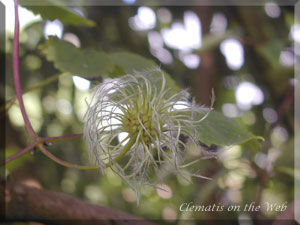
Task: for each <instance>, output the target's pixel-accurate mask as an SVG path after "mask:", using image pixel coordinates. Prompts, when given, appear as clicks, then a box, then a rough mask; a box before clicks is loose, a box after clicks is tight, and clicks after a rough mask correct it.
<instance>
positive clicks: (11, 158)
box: [0, 142, 37, 166]
mask: <svg viewBox="0 0 300 225" xmlns="http://www.w3.org/2000/svg"><path fill="white" fill-rule="evenodd" d="M36 145H37V142H33V143H31V144H30V145H28V146H27V147H26V148H24V149H23V150H21V151H19V152H17V153H16V154H14V155H12V156H10V157H8V158H7V159H5V160H4V161H3V162H1V163H0V166H3V165H4V164H6V163H8V162H10V161H12V160H14V159H16V158H19V157H20V156H22V155H24V154H25V153H27V152H29V151H30V150H31V149H33V148H34V147H35V146H36Z"/></svg>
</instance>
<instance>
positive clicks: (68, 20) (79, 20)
mask: <svg viewBox="0 0 300 225" xmlns="http://www.w3.org/2000/svg"><path fill="white" fill-rule="evenodd" d="M20 4H21V5H22V6H23V7H25V8H27V9H29V10H30V11H32V12H33V13H34V14H40V15H41V17H42V18H43V19H44V20H51V21H53V20H55V19H58V20H60V21H61V22H62V23H63V24H70V25H76V26H88V27H92V26H95V25H96V24H95V22H94V21H92V20H89V19H86V18H84V17H83V16H81V15H79V14H78V13H76V12H74V11H72V10H71V9H69V8H68V7H66V5H67V4H65V5H64V4H63V3H62V2H61V1H57V0H55V1H53V0H43V4H42V5H38V4H36V1H35V0H20Z"/></svg>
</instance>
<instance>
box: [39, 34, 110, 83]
mask: <svg viewBox="0 0 300 225" xmlns="http://www.w3.org/2000/svg"><path fill="white" fill-rule="evenodd" d="M40 48H41V50H42V52H43V54H44V55H45V56H46V58H47V59H48V60H49V61H52V62H54V65H55V67H56V68H57V69H59V70H61V71H62V72H70V73H72V74H74V75H79V76H84V77H88V76H95V75H101V76H106V74H107V73H109V72H112V71H113V69H114V64H113V62H112V61H111V60H110V58H109V57H108V55H107V54H106V53H104V52H99V51H88V50H81V49H79V48H76V47H75V46H74V45H72V44H71V43H69V42H67V41H63V40H60V39H58V38H56V37H50V38H49V40H47V41H46V42H45V43H44V44H43V45H41V46H40Z"/></svg>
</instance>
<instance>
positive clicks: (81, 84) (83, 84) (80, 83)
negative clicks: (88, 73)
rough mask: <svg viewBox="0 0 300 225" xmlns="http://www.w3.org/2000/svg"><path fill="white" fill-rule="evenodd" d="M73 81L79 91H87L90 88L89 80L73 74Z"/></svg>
mask: <svg viewBox="0 0 300 225" xmlns="http://www.w3.org/2000/svg"><path fill="white" fill-rule="evenodd" d="M72 79H73V83H74V85H75V87H76V88H77V89H78V90H80V91H88V90H89V89H90V85H91V82H90V81H89V80H87V79H84V78H82V77H78V76H73V77H72Z"/></svg>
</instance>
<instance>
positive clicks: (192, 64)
mask: <svg viewBox="0 0 300 225" xmlns="http://www.w3.org/2000/svg"><path fill="white" fill-rule="evenodd" d="M179 58H180V60H181V61H182V62H183V63H184V65H185V66H186V67H188V68H190V69H197V68H198V67H199V65H200V56H199V55H197V54H184V53H183V54H179Z"/></svg>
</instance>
